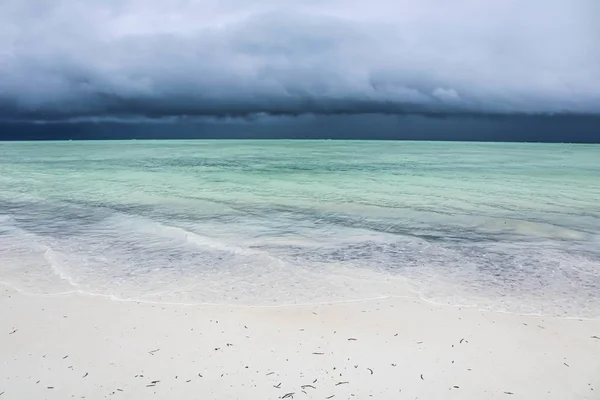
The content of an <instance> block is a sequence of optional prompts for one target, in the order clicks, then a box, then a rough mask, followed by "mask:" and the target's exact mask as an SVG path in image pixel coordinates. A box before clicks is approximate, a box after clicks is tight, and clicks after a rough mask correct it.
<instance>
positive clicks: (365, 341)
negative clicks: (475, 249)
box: [0, 286, 600, 400]
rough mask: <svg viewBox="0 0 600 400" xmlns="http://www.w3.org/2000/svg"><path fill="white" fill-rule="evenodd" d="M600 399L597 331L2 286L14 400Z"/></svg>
mask: <svg viewBox="0 0 600 400" xmlns="http://www.w3.org/2000/svg"><path fill="white" fill-rule="evenodd" d="M69 398H75V399H84V398H85V399H105V398H108V399H112V398H114V399H150V398H152V399H154V398H156V399H202V400H205V399H283V398H288V399H334V400H338V399H371V398H372V399H507V400H512V399H561V400H564V399H600V321H599V320H580V319H556V318H544V317H536V316H521V315H513V314H503V313H495V312H482V311H478V310H475V309H471V308H456V307H449V306H438V305H431V304H428V303H426V302H422V301H417V300H411V299H402V298H389V299H380V300H368V301H361V302H354V303H344V304H329V305H309V306H295V307H280V308H256V307H254V308H250V307H235V308H234V307H215V306H212V307H204V306H202V307H201V306H194V307H186V306H168V305H158V304H140V303H135V302H117V301H113V300H110V299H108V298H104V297H92V296H86V295H63V296H39V295H38V296H34V295H26V294H22V293H18V292H16V291H14V290H13V289H11V288H9V287H4V286H2V287H1V288H0V400H5V399H19V400H21V399H69Z"/></svg>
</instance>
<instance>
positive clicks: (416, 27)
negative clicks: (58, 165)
mask: <svg viewBox="0 0 600 400" xmlns="http://www.w3.org/2000/svg"><path fill="white" fill-rule="evenodd" d="M257 112H268V113H291V114H297V113H303V112H313V113H359V112H383V113H407V112H408V113H410V112H420V113H447V112H450V113H455V112H458V113H514V112H523V113H553V112H560V113H592V114H600V1H598V0H520V1H517V0H485V1H484V0H453V1H448V0H419V1H415V0H410V1H409V0H369V1H357V0H304V1H299V0H285V1H282V0H256V1H247V0H202V1H194V0H87V1H84V0H52V1H44V0H29V1H28V0H3V1H1V2H0V117H3V118H5V119H6V118H8V119H11V118H14V119H23V118H32V119H63V118H74V117H81V116H84V117H85V116H131V115H145V116H151V117H157V116H173V115H224V114H228V115H244V114H252V113H257Z"/></svg>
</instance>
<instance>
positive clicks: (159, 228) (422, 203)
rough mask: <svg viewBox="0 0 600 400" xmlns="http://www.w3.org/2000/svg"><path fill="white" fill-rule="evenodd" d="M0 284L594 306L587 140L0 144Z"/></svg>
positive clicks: (182, 295) (267, 302)
mask: <svg viewBox="0 0 600 400" xmlns="http://www.w3.org/2000/svg"><path fill="white" fill-rule="evenodd" d="M0 282H2V283H3V284H5V285H10V286H12V287H14V288H17V289H18V290H21V291H23V292H26V293H31V294H47V295H59V294H64V293H71V292H81V293H87V294H92V295H103V296H109V297H111V298H113V299H118V300H135V301H149V302H164V303H182V304H229V305H231V304H239V305H256V306H278V305H293V304H300V303H302V304H305V303H320V302H332V301H353V300H360V299H366V298H377V297H385V296H401V297H414V298H421V299H425V300H427V301H431V302H434V303H440V304H453V305H461V306H473V307H478V308H481V309H490V310H499V311H508V312H517V313H535V314H544V315H553V316H571V317H576V316H577V317H581V316H584V317H597V316H600V146H599V145H567V144H492V143H488V144H483V143H443V142H367V141H285V140H278V141H258V140H248V141H98V142H22V143H0Z"/></svg>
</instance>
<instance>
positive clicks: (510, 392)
mask: <svg viewBox="0 0 600 400" xmlns="http://www.w3.org/2000/svg"><path fill="white" fill-rule="evenodd" d="M504 394H514V393H513V392H504Z"/></svg>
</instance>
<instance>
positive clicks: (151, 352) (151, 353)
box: [148, 349, 160, 355]
mask: <svg viewBox="0 0 600 400" xmlns="http://www.w3.org/2000/svg"><path fill="white" fill-rule="evenodd" d="M159 350H160V349H156V350H151V351H149V352H148V354H150V355H154V353H156V352H157V351H159Z"/></svg>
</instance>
